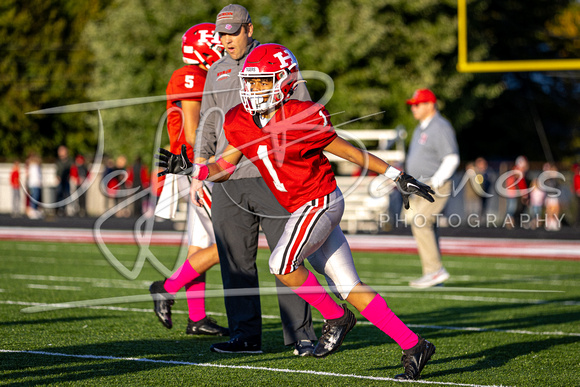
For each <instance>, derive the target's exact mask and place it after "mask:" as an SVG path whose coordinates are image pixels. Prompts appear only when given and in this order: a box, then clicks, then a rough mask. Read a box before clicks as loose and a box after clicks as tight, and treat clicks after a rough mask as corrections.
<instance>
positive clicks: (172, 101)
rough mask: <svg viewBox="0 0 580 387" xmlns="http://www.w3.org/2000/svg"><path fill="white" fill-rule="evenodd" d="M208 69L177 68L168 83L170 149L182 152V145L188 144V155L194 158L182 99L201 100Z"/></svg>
mask: <svg viewBox="0 0 580 387" xmlns="http://www.w3.org/2000/svg"><path fill="white" fill-rule="evenodd" d="M206 75H207V71H205V70H202V69H201V68H199V66H195V65H187V66H183V67H182V68H180V69H178V70H175V71H174V72H173V75H172V76H171V79H170V80H169V83H168V85H167V90H166V94H167V112H168V115H167V132H168V134H169V146H170V149H169V151H170V152H172V153H180V152H181V145H182V144H185V145H187V155H188V156H189V158H190V160H193V148H192V147H191V146H190V145H189V144H188V143H187V141H186V140H185V131H184V130H183V119H182V115H183V111H182V110H181V101H183V100H188V101H201V97H202V94H203V86H204V85H205V77H206Z"/></svg>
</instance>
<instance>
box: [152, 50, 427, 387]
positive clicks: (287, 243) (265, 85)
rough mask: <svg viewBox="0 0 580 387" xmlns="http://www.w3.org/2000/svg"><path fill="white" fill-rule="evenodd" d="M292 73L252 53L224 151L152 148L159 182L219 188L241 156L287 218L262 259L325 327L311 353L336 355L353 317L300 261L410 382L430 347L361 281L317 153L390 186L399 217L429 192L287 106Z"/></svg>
mask: <svg viewBox="0 0 580 387" xmlns="http://www.w3.org/2000/svg"><path fill="white" fill-rule="evenodd" d="M297 75H298V62H297V61H296V58H295V57H294V55H293V54H292V53H291V52H290V50H288V49H287V48H285V47H284V46H281V45H279V44H264V45H260V46H258V47H256V48H255V49H254V50H253V51H252V52H251V53H250V54H249V55H248V57H247V58H246V61H245V63H244V66H243V68H242V71H241V72H240V74H239V77H240V80H241V86H242V88H241V91H240V96H241V99H242V104H240V105H237V106H236V107H234V108H233V109H232V110H230V111H229V112H228V113H227V114H226V118H225V123H224V132H225V135H226V137H227V139H228V141H229V145H228V147H227V148H226V150H225V151H224V152H223V154H222V155H221V156H220V157H218V159H217V160H216V161H215V162H214V163H210V164H206V165H204V164H192V162H191V161H189V160H188V158H187V155H186V154H185V151H184V149H182V153H181V154H179V155H178V154H172V153H170V152H168V151H166V150H163V149H160V152H161V155H159V156H158V158H159V160H160V163H159V165H160V166H161V167H166V169H165V170H164V171H163V172H161V174H165V173H177V174H182V173H185V174H189V175H191V176H192V177H193V178H194V179H199V180H207V179H209V180H211V181H216V182H220V181H225V180H227V179H228V178H229V176H230V175H231V174H232V173H233V172H234V170H235V168H236V165H237V163H238V162H239V161H240V160H241V159H242V156H245V157H246V158H247V159H248V160H250V161H251V162H252V163H253V164H255V165H256V167H257V168H258V169H259V171H260V173H261V175H262V176H263V178H264V180H265V181H266V184H268V187H269V188H270V190H271V191H272V192H273V194H274V195H275V196H276V198H277V199H278V201H279V202H280V204H282V206H283V207H285V208H286V209H287V210H288V211H289V212H290V213H291V215H290V217H289V218H288V221H287V223H286V227H285V231H284V234H283V236H282V237H281V238H280V240H279V242H278V245H277V246H276V248H275V249H274V251H273V252H272V255H271V256H270V260H269V266H270V272H271V273H272V274H274V275H275V276H276V277H277V278H278V279H280V281H282V283H284V284H285V285H286V286H288V287H290V288H291V289H292V290H293V291H294V292H295V293H296V294H298V295H299V296H300V297H302V298H303V299H304V300H305V301H306V302H308V303H309V304H310V305H312V306H313V307H315V308H316V309H317V310H318V311H319V312H320V313H321V314H322V316H323V317H324V318H325V320H326V321H325V324H324V326H323V329H322V335H321V336H320V339H319V341H318V343H317V345H316V347H315V349H314V353H313V355H314V356H317V357H324V356H326V355H329V354H331V353H333V352H335V351H337V350H338V348H339V347H340V345H341V344H342V342H343V340H344V338H345V336H346V334H347V333H348V332H349V331H350V330H351V329H352V327H353V326H354V325H355V323H356V319H355V317H354V314H353V313H352V312H351V311H350V310H349V309H348V308H347V307H346V305H345V304H343V305H342V306H341V305H338V304H337V303H336V302H335V301H334V300H333V299H332V298H331V297H330V295H329V294H328V293H327V292H326V291H325V289H324V288H323V287H322V286H321V285H320V283H319V282H318V280H317V279H316V277H315V276H314V274H312V273H311V272H310V271H309V270H308V269H307V268H306V267H305V266H304V265H303V261H304V259H306V258H307V259H308V261H309V262H310V264H311V265H312V267H313V268H314V269H315V270H316V271H317V272H319V273H321V274H324V275H325V277H326V279H327V282H328V284H329V286H330V287H331V289H332V290H333V292H334V293H335V294H336V296H337V297H339V298H340V299H343V300H346V301H347V302H348V303H350V304H351V305H353V306H354V307H355V308H356V309H357V310H358V311H359V312H360V313H361V314H362V315H363V316H364V317H365V318H366V319H367V320H369V321H370V322H372V323H373V324H374V325H375V326H377V327H378V328H379V329H380V330H382V331H383V332H384V333H386V334H387V335H388V336H390V337H391V338H392V339H393V340H395V342H397V344H399V345H400V347H401V348H402V350H403V359H402V360H403V364H404V367H405V371H404V373H402V374H399V375H397V376H396V378H397V379H417V378H418V377H419V375H420V373H421V370H422V369H423V367H424V366H425V364H426V363H427V361H428V360H429V358H430V357H431V356H432V355H433V353H435V346H434V345H433V344H432V343H430V342H429V341H427V340H425V339H423V338H421V337H420V336H418V335H417V334H415V333H414V332H413V331H411V330H410V329H409V328H408V327H407V326H406V325H405V324H404V323H403V322H402V321H401V320H400V319H399V318H398V317H397V316H396V315H395V314H394V312H393V311H392V310H391V309H390V308H389V307H388V306H387V303H386V301H385V300H384V299H383V298H382V297H381V296H380V295H379V294H378V293H377V292H375V291H374V290H373V289H372V288H371V287H369V286H368V285H366V284H364V283H363V282H362V281H361V280H360V278H359V276H358V274H357V271H356V269H355V266H354V262H353V258H352V254H351V251H350V248H349V246H348V243H347V241H346V238H345V237H344V234H343V233H342V230H341V229H340V226H339V224H340V220H341V217H342V214H343V211H344V200H343V198H342V193H341V192H340V189H339V188H338V187H337V184H336V180H335V177H334V173H333V172H332V169H331V167H330V162H329V161H328V159H327V158H326V156H324V154H323V151H327V152H330V153H333V154H335V155H337V156H339V157H342V158H343V159H345V160H348V161H351V162H353V163H355V164H357V165H359V166H361V167H368V169H369V170H371V171H373V172H376V173H381V174H384V175H385V176H387V177H389V178H391V179H392V180H394V181H395V182H396V184H397V187H398V188H399V190H400V191H401V193H402V194H403V201H404V205H405V207H406V208H407V209H408V208H409V206H408V200H409V199H408V198H409V196H410V195H411V194H416V195H418V196H420V197H423V198H424V199H426V200H429V201H433V198H432V196H431V195H430V194H433V193H434V192H433V191H432V190H431V188H430V187H429V186H427V185H425V184H423V183H420V182H418V181H417V180H415V179H414V178H413V177H412V176H409V175H407V174H406V173H404V172H401V171H399V170H397V169H395V168H394V167H392V166H390V165H389V164H388V163H386V162H384V161H383V160H381V159H379V158H377V157H376V156H373V155H372V154H370V153H368V152H366V151H363V150H361V149H359V148H356V147H354V146H353V145H351V144H350V143H349V142H347V141H346V140H344V139H342V138H341V137H339V136H337V134H336V133H335V131H334V128H333V126H332V124H331V123H330V117H329V114H328V112H327V111H326V109H325V108H324V106H322V105H319V104H316V103H313V102H303V101H298V100H291V99H289V98H288V97H289V95H290V94H291V93H292V91H293V90H294V88H295V87H296V86H297V83H298V82H300V81H299V80H298V77H297Z"/></svg>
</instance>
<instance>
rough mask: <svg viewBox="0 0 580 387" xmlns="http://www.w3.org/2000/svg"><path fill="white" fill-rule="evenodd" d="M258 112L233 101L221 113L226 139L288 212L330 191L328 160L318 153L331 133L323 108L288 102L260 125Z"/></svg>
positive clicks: (332, 184)
mask: <svg viewBox="0 0 580 387" xmlns="http://www.w3.org/2000/svg"><path fill="white" fill-rule="evenodd" d="M259 122H260V120H259V118H258V115H256V116H252V115H251V114H249V113H247V112H246V111H245V110H244V108H243V106H242V105H241V104H240V105H237V106H235V107H234V108H232V109H231V110H230V111H229V112H228V113H227V114H226V118H225V123H224V132H225V135H226V138H227V139H228V141H229V143H230V144H231V145H232V146H234V147H235V148H237V149H238V150H239V151H240V152H242V153H243V154H244V156H246V157H247V158H248V159H249V160H250V161H252V163H254V165H256V167H257V168H258V170H259V171H260V174H261V175H262V177H263V178H264V181H265V182H266V184H267V185H268V187H269V188H270V190H271V191H272V193H273V194H274V196H276V199H278V202H280V204H281V205H282V206H283V207H284V208H286V209H287V210H288V211H290V212H294V211H296V210H297V209H298V208H300V207H301V206H302V205H303V204H305V203H307V202H308V201H311V200H314V199H318V198H320V197H322V196H324V195H327V194H329V193H331V192H333V191H334V190H335V189H336V180H335V179H334V173H333V171H332V168H331V166H330V162H329V161H328V159H327V158H326V156H325V155H324V154H323V153H322V151H323V149H324V148H325V147H326V146H327V145H328V144H330V143H331V142H332V141H333V140H334V139H335V138H336V136H337V135H336V133H335V131H334V128H333V126H332V124H331V123H330V118H329V115H328V112H327V111H326V109H325V108H324V106H322V105H320V104H316V103H314V102H310V101H308V102H304V101H298V100H289V101H288V102H286V103H285V104H284V105H283V107H282V108H280V109H279V110H278V111H277V112H276V114H275V116H274V117H272V119H271V120H270V121H269V122H268V123H267V124H266V125H265V126H264V127H263V128H261V127H260V125H259Z"/></svg>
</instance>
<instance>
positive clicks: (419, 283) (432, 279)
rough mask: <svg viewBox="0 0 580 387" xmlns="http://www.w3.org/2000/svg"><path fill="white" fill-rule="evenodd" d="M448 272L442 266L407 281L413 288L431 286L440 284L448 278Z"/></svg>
mask: <svg viewBox="0 0 580 387" xmlns="http://www.w3.org/2000/svg"><path fill="white" fill-rule="evenodd" d="M449 277H450V276H449V273H448V272H447V270H445V268H444V267H442V268H441V269H439V270H438V271H436V272H435V273H431V274H425V275H424V276H423V277H421V278H419V279H416V280H413V281H411V282H409V286H411V287H413V288H430V287H431V286H435V285H439V284H442V283H443V282H445V281H447V280H448V279H449Z"/></svg>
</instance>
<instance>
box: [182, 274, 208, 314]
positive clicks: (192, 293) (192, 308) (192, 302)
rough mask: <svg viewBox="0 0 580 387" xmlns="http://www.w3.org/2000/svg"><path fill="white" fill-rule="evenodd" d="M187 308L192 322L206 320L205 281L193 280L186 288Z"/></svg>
mask: <svg viewBox="0 0 580 387" xmlns="http://www.w3.org/2000/svg"><path fill="white" fill-rule="evenodd" d="M185 294H186V295H187V307H188V310H189V318H190V319H191V321H199V320H201V319H204V318H205V316H206V314H205V280H203V281H199V280H193V281H191V282H190V283H188V284H187V287H186V288H185Z"/></svg>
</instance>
